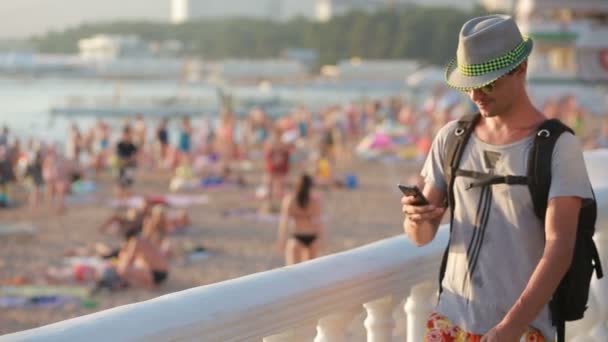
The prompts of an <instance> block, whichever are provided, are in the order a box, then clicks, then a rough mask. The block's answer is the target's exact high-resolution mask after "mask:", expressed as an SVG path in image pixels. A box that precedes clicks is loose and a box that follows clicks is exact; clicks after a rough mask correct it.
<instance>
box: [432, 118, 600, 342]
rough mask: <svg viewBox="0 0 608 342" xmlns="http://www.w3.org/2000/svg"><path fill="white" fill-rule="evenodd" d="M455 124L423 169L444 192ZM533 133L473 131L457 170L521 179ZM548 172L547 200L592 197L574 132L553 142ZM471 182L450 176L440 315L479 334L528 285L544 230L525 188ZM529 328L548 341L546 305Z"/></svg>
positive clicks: (436, 143)
mask: <svg viewBox="0 0 608 342" xmlns="http://www.w3.org/2000/svg"><path fill="white" fill-rule="evenodd" d="M456 125H457V123H456V121H452V122H450V123H448V124H447V125H446V126H444V127H443V128H442V129H441V130H440V131H439V132H438V133H437V136H436V137H435V140H434V142H433V145H432V148H431V152H430V153H429V156H428V157H427V160H426V163H425V165H424V167H423V170H422V173H421V174H422V176H423V177H424V179H425V182H426V183H427V184H432V185H433V186H434V187H436V188H438V189H442V190H445V191H447V185H446V181H445V178H444V172H443V160H444V158H447V147H446V146H445V145H446V137H447V135H448V134H454V133H453V132H454V129H455V128H456ZM533 137H534V136H533V135H531V136H529V137H527V138H524V139H522V140H519V141H516V142H514V143H511V144H507V145H491V144H488V143H485V142H483V141H481V140H480V139H478V138H477V137H476V135H475V134H474V133H473V134H471V138H470V139H469V141H468V144H467V146H466V148H465V149H464V152H463V156H462V159H461V161H460V166H459V168H460V169H462V170H470V171H477V172H483V173H493V174H496V175H515V176H525V175H526V174H527V162H528V154H529V151H530V149H531V147H532V143H533ZM551 173H552V181H551V188H550V191H549V198H554V197H559V196H577V197H581V198H592V197H593V195H592V191H591V185H590V182H589V177H588V175H587V169H586V167H585V164H584V159H583V154H582V149H581V146H580V143H579V141H578V139H577V138H576V137H575V136H573V135H572V134H570V133H564V134H562V135H561V136H560V138H559V139H558V141H557V143H556V146H555V149H554V151H553V157H552V165H551ZM474 181H475V180H473V179H471V178H467V177H456V180H455V184H454V195H455V203H456V206H455V210H454V225H453V227H452V237H451V241H450V251H449V254H448V261H447V269H446V273H445V276H444V279H443V283H442V288H443V292H442V294H441V297H440V299H439V303H438V306H437V312H438V313H440V314H442V315H444V316H445V317H447V318H448V319H449V320H450V321H452V322H453V323H455V324H456V325H458V326H460V327H461V328H462V329H464V330H465V331H467V332H470V333H475V334H484V333H486V332H487V331H489V330H490V329H491V328H493V327H494V326H495V325H496V324H497V323H499V322H500V321H501V320H502V319H503V318H504V316H505V315H506V314H507V312H508V311H509V310H510V309H511V307H512V306H513V304H514V303H515V302H516V301H517V299H518V298H519V296H520V295H521V293H522V292H523V290H524V289H525V287H526V285H527V283H528V280H529V279H530V276H531V275H532V273H533V272H534V270H535V268H536V266H537V264H538V262H539V261H540V259H541V256H542V254H543V249H544V245H545V235H544V229H543V225H542V224H541V222H540V220H539V219H538V218H537V217H536V215H535V214H534V208H533V204H532V198H531V195H530V191H529V189H528V186H526V185H507V184H496V185H491V186H485V187H474V188H471V189H469V190H466V189H465V188H466V186H468V185H469V184H470V183H471V182H474ZM531 327H533V328H536V329H538V330H540V331H541V332H542V333H543V335H544V336H545V337H547V338H549V337H551V338H552V337H553V336H554V335H555V331H554V328H553V326H552V323H551V318H550V313H549V310H548V305H547V306H545V307H544V308H543V310H542V311H541V313H540V315H539V316H538V317H537V318H536V319H535V320H534V322H533V323H532V324H531Z"/></svg>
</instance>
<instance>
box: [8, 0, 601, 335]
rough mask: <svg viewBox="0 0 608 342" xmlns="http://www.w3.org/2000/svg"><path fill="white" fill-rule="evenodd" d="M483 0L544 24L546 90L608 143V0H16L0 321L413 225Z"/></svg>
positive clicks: (523, 23)
mask: <svg viewBox="0 0 608 342" xmlns="http://www.w3.org/2000/svg"><path fill="white" fill-rule="evenodd" d="M489 13H505V14H510V15H512V16H514V17H515V18H516V20H517V22H518V24H519V26H520V28H521V30H522V33H523V34H525V35H528V36H531V37H532V39H534V50H533V53H532V55H531V56H530V59H529V69H528V71H529V72H528V80H529V85H528V87H529V92H530V93H531V94H532V100H533V101H534V103H535V104H536V105H537V106H538V107H539V108H540V109H542V110H543V112H544V113H545V115H546V116H548V117H557V118H560V119H561V120H563V121H564V122H566V123H568V124H569V125H570V126H571V127H573V128H574V129H575V131H576V132H577V135H578V137H579V139H580V140H581V141H582V143H583V145H584V146H585V148H588V149H593V148H608V121H607V120H608V119H607V116H606V114H608V2H607V1H605V0H577V1H566V0H519V1H516V0H482V1H476V0H432V1H431V0H223V1H211V0H145V1H144V0H131V1H118V0H105V1H95V0H62V1H53V0H20V1H3V2H1V3H0V23H1V24H0V103H2V108H0V309H1V310H2V315H1V316H0V333H8V332H13V331H18V330H22V329H28V328H33V327H37V326H40V325H44V324H49V323H52V322H56V321H59V320H62V319H67V318H70V317H75V316H79V315H83V314H87V313H91V312H94V311H96V310H102V309H106V308H110V307H114V306H117V305H123V304H128V303H133V302H137V301H141V300H145V299H149V298H153V297H156V296H159V295H161V294H165V293H170V292H174V291H179V290H184V289H187V288H191V287H194V286H200V285H205V284H209V283H214V282H218V281H222V280H226V279H231V278H234V277H239V276H243V275H246V274H250V273H253V272H260V271H265V270H269V269H272V268H275V267H281V266H283V265H284V264H286V263H287V264H288V263H293V262H298V261H305V260H308V259H310V258H314V257H316V256H317V255H327V254H331V253H335V252H339V251H343V250H347V249H350V248H354V247H357V246H361V245H364V244H367V243H370V242H373V241H377V240H379V239H382V238H386V237H391V236H394V235H398V234H402V228H401V224H402V219H403V217H402V214H401V210H400V202H399V200H400V197H401V195H400V193H399V191H398V189H397V187H396V184H397V183H403V184H420V179H419V178H418V176H417V174H418V172H419V170H420V168H421V165H422V162H423V161H424V159H425V157H426V154H427V153H428V151H429V149H430V146H431V143H432V139H433V137H434V135H435V133H436V132H437V130H438V129H439V128H440V127H442V126H443V125H444V124H445V123H447V122H449V121H450V120H453V119H456V118H458V117H459V116H461V115H462V114H464V113H468V112H471V111H474V110H475V107H474V105H473V104H472V103H471V102H470V101H469V100H468V97H467V96H466V95H465V94H462V93H460V92H457V91H455V90H451V89H449V88H447V87H446V86H445V84H444V70H445V66H446V64H447V63H449V62H450V61H451V60H452V59H453V58H454V56H455V51H456V46H457V40H458V32H459V30H460V27H461V26H462V24H463V23H464V22H465V21H466V20H468V19H470V18H472V17H475V16H479V15H484V14H489ZM305 176H306V177H310V179H312V182H308V181H307V180H306V179H307V178H306V177H305ZM420 185H421V184H420ZM304 193H306V194H309V195H305V196H304V195H301V194H304ZM298 194H300V195H298ZM298 196H299V197H298ZM302 196H303V197H302ZM296 197H297V198H307V199H306V200H303V201H300V200H299V199H298V200H297V201H298V205H295V204H294V203H295V201H296V200H295V199H294V198H296ZM300 202H301V203H300ZM309 216H310V217H315V218H318V219H314V220H311V221H310V222H309V221H306V220H304V221H302V220H303V219H302V217H309ZM312 221H314V222H315V223H314V224H313V223H311V222H312ZM299 233H302V234H304V235H309V237H310V235H314V236H315V238H313V242H312V245H307V244H306V243H305V242H303V240H306V239H303V240H301V239H299V238H297V237H295V236H294V235H293V234H296V235H297V234H299ZM300 235H301V234H300ZM292 237H293V238H292ZM315 239H316V243H315V242H314V241H315ZM136 244H142V245H145V246H147V247H145V248H144V247H142V250H147V251H152V252H150V253H152V254H154V255H157V257H154V256H150V255H152V254H150V253H147V254H146V253H144V254H145V255H144V254H141V255H139V254H138V255H136V256H135V255H133V253H135V252H133V249H131V250H130V249H129V248H128V246H130V245H136ZM138 246H139V245H138ZM136 250H138V251H139V250H140V249H136ZM129 251H130V252H129ZM128 253H131V256H132V257H133V258H130V259H129V258H127V259H129V260H130V261H124V262H125V263H126V264H128V265H126V264H122V262H123V261H121V260H122V259H121V255H123V256H124V255H127V254H128ZM296 254H297V255H296ZM294 255H296V256H295V257H294ZM294 258H295V259H294ZM131 259H132V260H131ZM134 260H139V261H141V262H139V265H138V262H135V261H134ZM127 269H128V270H132V271H133V272H135V273H129V272H127V273H128V274H127V273H125V272H126V271H125V270H127ZM141 270H147V271H146V272H148V273H146V274H145V275H142V276H141V277H139V276H138V277H139V278H137V277H136V278H132V277H131V276H132V275H133V274H139V273H137V272H139V271H141ZM150 270H152V271H162V272H165V277H164V278H162V279H160V280H159V278H158V277H160V276H159V275H158V274H156V275H153V276H150V275H149V271H150ZM162 272H161V273H162ZM151 277H152V278H151Z"/></svg>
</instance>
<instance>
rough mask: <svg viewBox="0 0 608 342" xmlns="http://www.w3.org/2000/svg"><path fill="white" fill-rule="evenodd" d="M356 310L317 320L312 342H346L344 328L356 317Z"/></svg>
mask: <svg viewBox="0 0 608 342" xmlns="http://www.w3.org/2000/svg"><path fill="white" fill-rule="evenodd" d="M358 311H359V310H357V309H351V310H346V311H343V312H338V313H334V314H331V315H329V316H326V317H323V318H321V319H320V320H319V325H318V326H317V337H316V338H315V340H314V342H346V341H348V340H347V338H346V329H345V328H346V326H347V325H348V323H350V321H351V320H352V319H353V318H354V317H355V316H356V315H357V312H358Z"/></svg>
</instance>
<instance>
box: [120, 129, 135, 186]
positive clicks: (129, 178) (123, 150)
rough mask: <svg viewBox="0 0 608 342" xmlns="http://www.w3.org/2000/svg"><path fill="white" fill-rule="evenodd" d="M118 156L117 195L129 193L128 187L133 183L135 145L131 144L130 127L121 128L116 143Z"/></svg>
mask: <svg viewBox="0 0 608 342" xmlns="http://www.w3.org/2000/svg"><path fill="white" fill-rule="evenodd" d="M116 156H117V158H118V197H124V196H127V195H130V193H129V189H130V188H131V186H132V185H133V174H134V173H135V170H134V169H135V166H136V165H137V161H136V156H137V146H135V144H133V139H132V137H131V128H130V127H129V126H126V127H124V128H123V131H122V137H121V140H120V141H119V142H118V144H117V145H116Z"/></svg>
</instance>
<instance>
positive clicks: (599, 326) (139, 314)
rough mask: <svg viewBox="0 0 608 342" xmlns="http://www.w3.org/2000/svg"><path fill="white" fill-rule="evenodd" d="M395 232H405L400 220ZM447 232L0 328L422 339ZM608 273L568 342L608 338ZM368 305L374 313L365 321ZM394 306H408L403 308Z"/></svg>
mask: <svg viewBox="0 0 608 342" xmlns="http://www.w3.org/2000/svg"><path fill="white" fill-rule="evenodd" d="M585 159H586V162H587V169H588V171H589V175H590V178H591V180H592V183H593V185H594V189H595V193H596V196H597V200H598V225H597V233H596V236H595V239H596V241H597V244H598V248H599V250H600V256H601V258H602V261H603V265H604V267H605V268H606V271H608V254H607V253H608V173H607V172H606V170H607V169H608V150H601V151H593V152H587V153H586V154H585ZM395 231H396V233H397V232H399V233H400V232H401V222H396V223H395ZM448 234H449V230H448V229H447V227H445V226H443V227H442V228H441V229H440V230H439V232H438V234H437V237H436V238H435V240H434V241H433V242H432V243H430V244H429V245H427V246H424V247H420V248H418V247H415V246H414V245H413V244H411V243H410V242H409V241H408V240H407V239H406V238H405V237H404V236H403V234H400V235H399V236H397V237H394V238H389V239H386V240H382V241H378V242H375V243H372V244H369V245H367V246H363V247H360V248H356V249H352V250H349V251H345V252H342V253H337V254H334V255H330V256H326V257H322V258H318V259H315V260H312V261H309V262H305V263H302V264H298V265H293V266H289V267H283V268H280V269H275V270H271V271H267V272H261V273H256V274H252V275H249V276H245V277H242V278H238V279H233V280H228V281H225V282H221V283H216V284H211V285H207V286H201V287H197V288H192V289H189V290H185V291H180V292H176V293H172V294H168V295H164V296H161V297H158V298H155V299H151V300H148V301H144V302H140V303H135V304H130V305H124V306H120V307H116V308H113V309H109V310H105V311H100V312H97V313H94V314H90V315H86V316H81V317H77V318H74V319H70V320H66V321H62V322H58V323H55V324H50V325H47V326H43V327H40V328H36V329H31V330H26V331H22V332H18V333H13V334H9V335H4V336H0V342H4V341H45V342H47V341H48V342H53V341H61V342H64V341H87V342H94V341H167V340H171V341H211V342H214V341H218V342H225V341H266V342H280V341H313V339H314V341H315V342H321V341H329V342H336V341H347V340H348V341H349V342H350V341H353V342H355V341H356V342H358V341H359V340H361V338H360V335H359V334H352V333H351V331H350V330H349V326H352V324H353V323H355V322H356V323H357V324H363V325H364V327H365V328H366V329H367V341H369V342H378V341H382V342H385V341H387V342H388V341H393V340H397V339H398V338H399V336H395V334H396V333H398V334H405V335H406V336H407V338H406V339H405V341H407V342H418V341H420V340H421V339H422V336H423V335H424V333H425V325H426V324H425V323H426V319H427V318H428V315H429V313H430V312H431V311H432V309H433V307H434V305H435V301H436V291H437V284H436V281H437V272H438V270H439V263H440V259H441V257H442V254H443V251H444V249H445V246H446V243H447V241H448ZM606 279H608V274H607V275H606V278H605V279H602V280H600V281H597V280H594V282H593V286H592V292H591V295H590V301H589V306H590V307H589V310H588V312H587V314H586V315H585V319H584V320H583V321H581V322H575V323H572V324H569V325H568V328H567V332H568V335H569V336H570V338H569V341H570V342H572V341H576V342H582V341H593V342H600V341H601V342H604V341H608V327H607V326H606V324H607V322H608V320H607V318H608V305H607V304H608V280H606ZM404 300H405V304H402V303H403V301H404ZM400 306H403V308H399V307H400ZM363 308H365V310H366V311H367V317H366V318H365V320H364V321H363V323H361V315H360V313H361V312H362V310H363ZM395 309H398V310H402V311H404V314H403V313H399V314H397V315H395V314H394V310H395ZM355 317H356V318H355ZM394 318H396V319H399V320H403V319H405V320H406V321H407V322H406V324H404V322H402V321H399V322H395V320H394ZM404 325H405V327H406V328H405V331H403V330H404V329H403V326H404ZM315 326H316V330H317V331H316V337H315V329H314V328H315ZM396 327H401V328H399V329H397V328H396ZM399 340H403V339H399Z"/></svg>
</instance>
